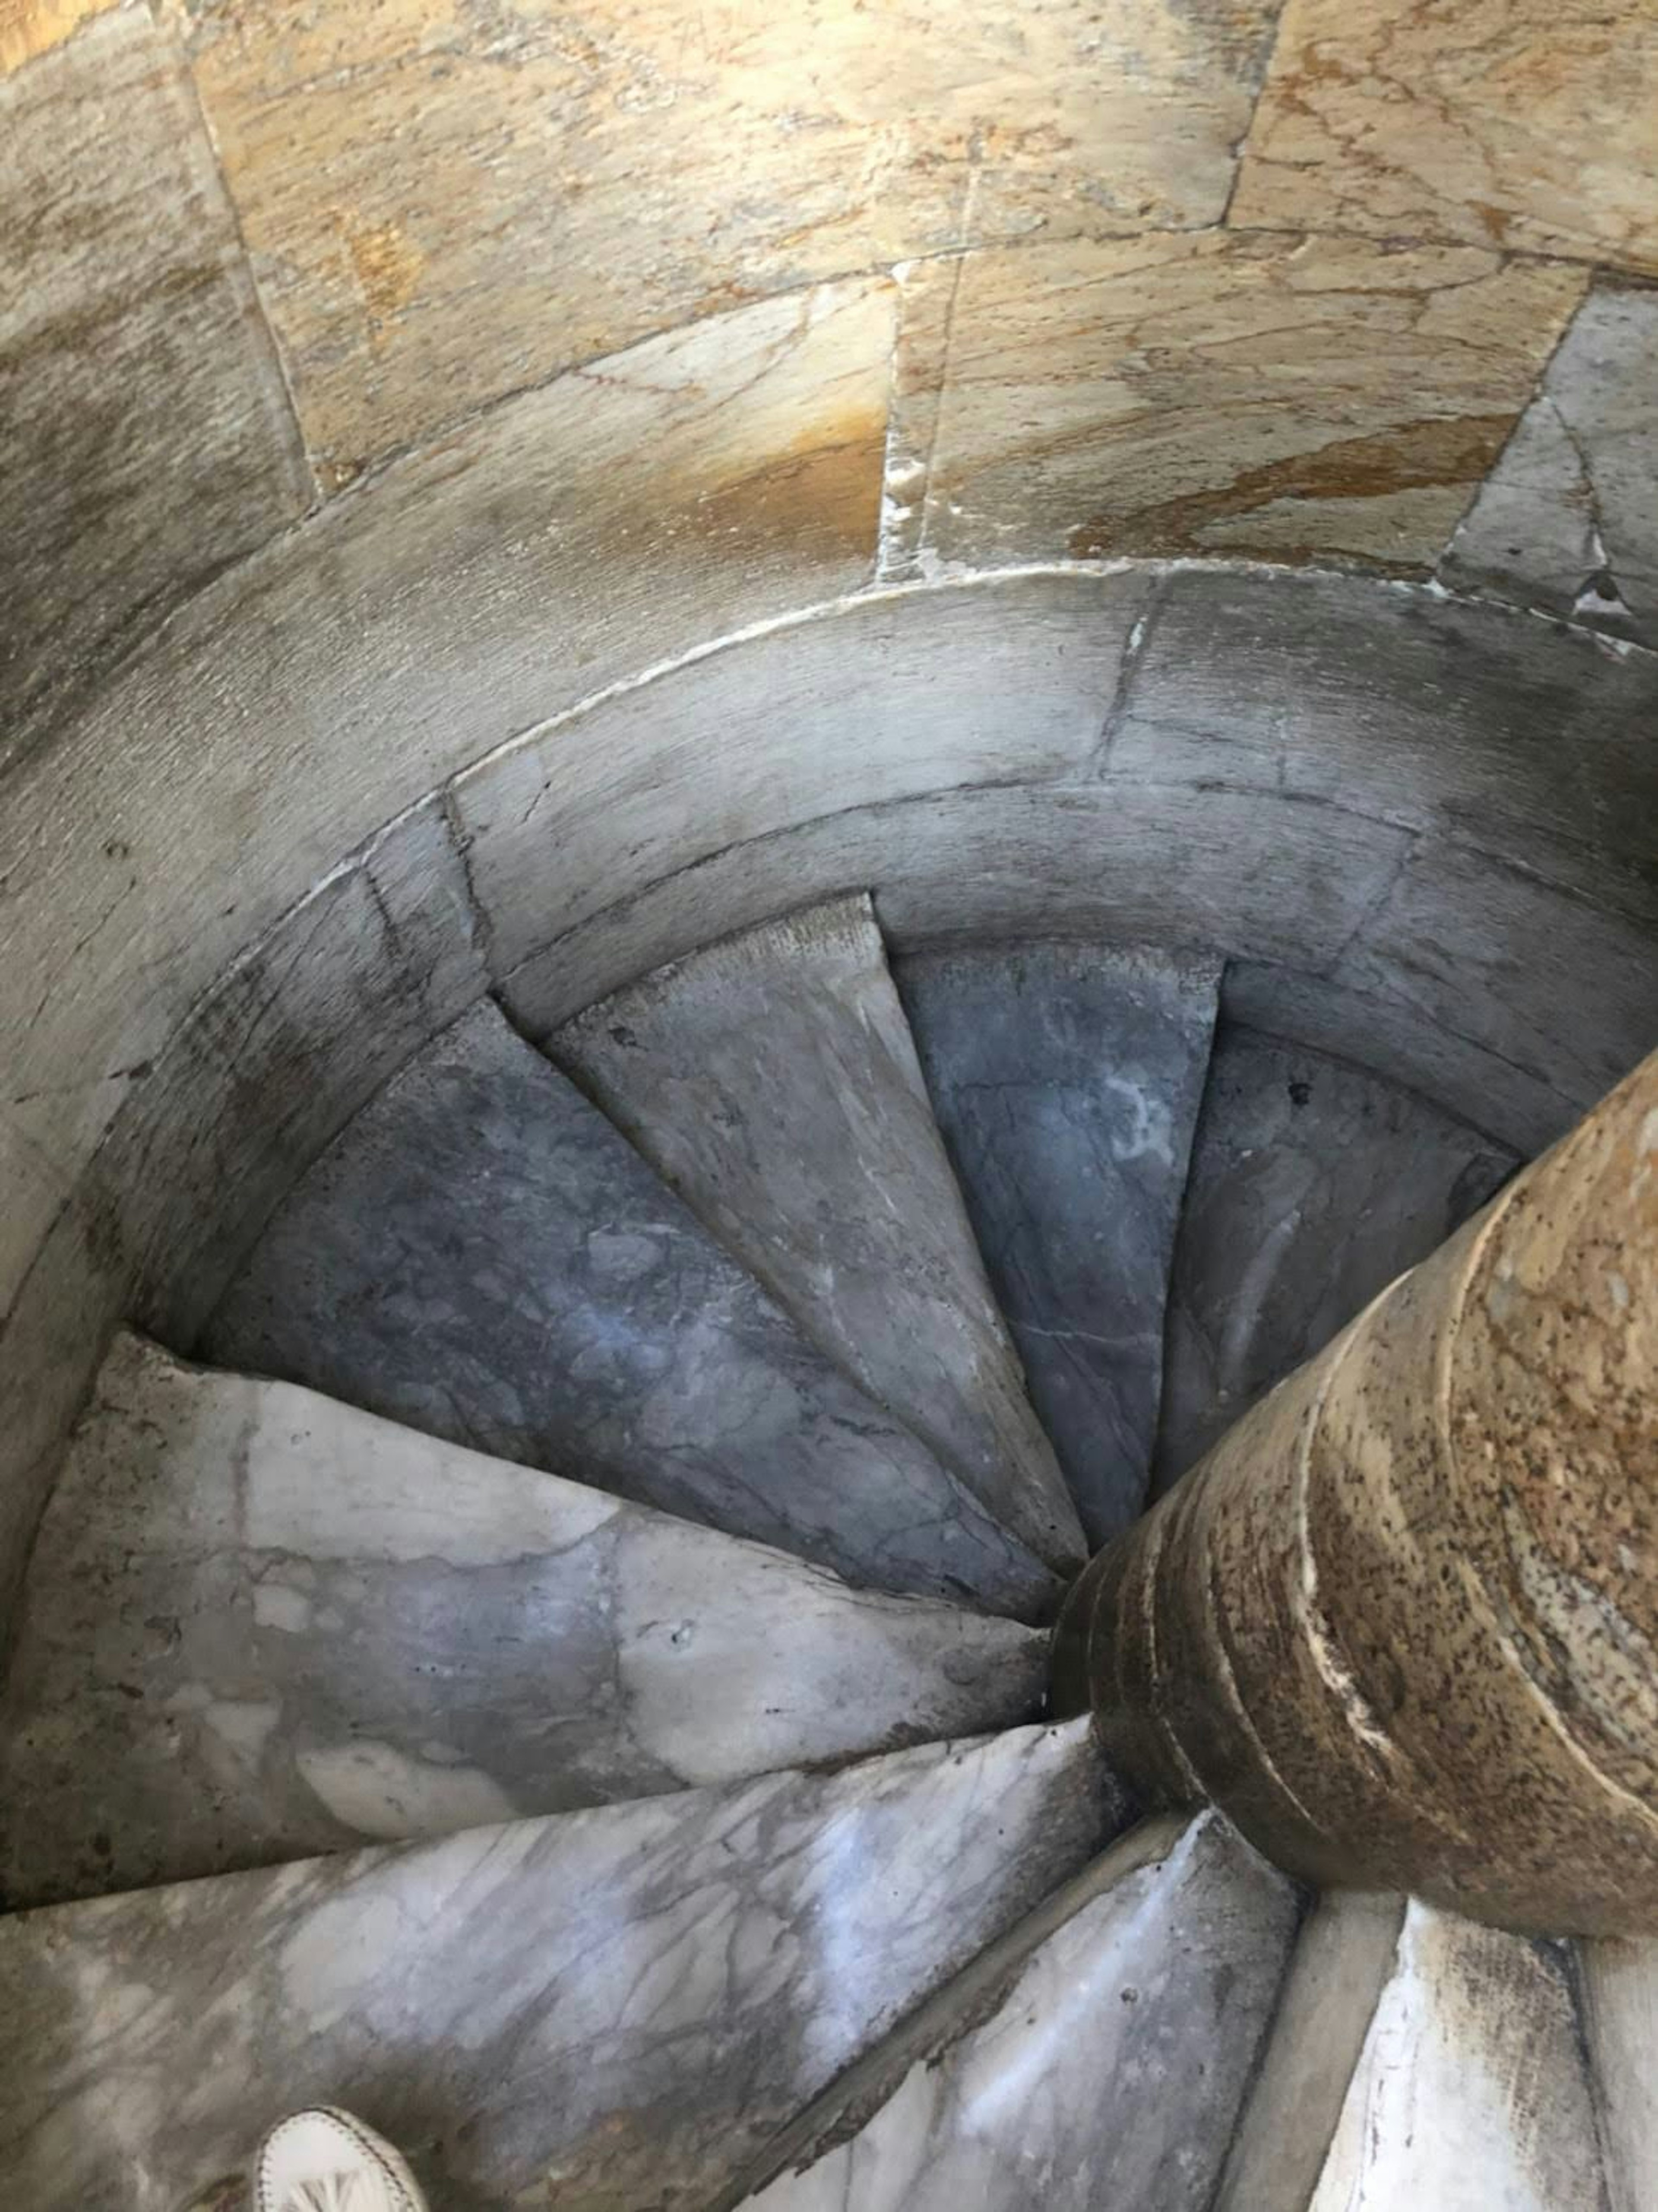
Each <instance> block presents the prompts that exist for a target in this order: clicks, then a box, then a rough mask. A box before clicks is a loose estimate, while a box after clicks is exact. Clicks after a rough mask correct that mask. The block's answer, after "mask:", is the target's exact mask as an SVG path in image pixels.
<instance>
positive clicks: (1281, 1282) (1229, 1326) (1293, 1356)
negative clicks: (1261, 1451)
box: [1155, 1027, 1520, 1490]
mask: <svg viewBox="0 0 1658 2212" xmlns="http://www.w3.org/2000/svg"><path fill="white" fill-rule="evenodd" d="M1519 1164H1520V1163H1519V1159H1518V1157H1517V1155H1516V1154H1515V1153H1514V1152H1510V1151H1509V1150H1508V1149H1507V1148H1506V1147H1505V1146H1502V1145H1500V1144H1497V1143H1496V1142H1495V1141H1493V1140H1492V1139H1488V1138H1485V1137H1483V1136H1481V1135H1480V1134H1479V1133H1478V1132H1477V1131H1475V1130H1473V1129H1472V1128H1470V1127H1468V1126H1467V1123H1466V1122H1462V1121H1457V1120H1455V1118H1454V1117H1453V1116H1452V1115H1448V1114H1446V1113H1444V1112H1442V1110H1441V1109H1439V1108H1438V1107H1436V1106H1434V1105H1431V1104H1430V1103H1429V1102H1428V1101H1427V1100H1426V1099H1424V1098H1422V1097H1419V1096H1418V1094H1417V1093H1416V1092H1415V1091H1408V1090H1406V1089H1405V1088H1403V1087H1402V1086H1401V1085H1398V1084H1395V1083H1390V1082H1388V1080H1387V1079H1386V1078H1384V1077H1382V1076H1379V1075H1375V1074H1372V1073H1370V1071H1369V1070H1367V1069H1363V1068H1358V1067H1354V1066H1351V1065H1350V1064H1348V1063H1347V1062H1345V1061H1343V1060H1335V1059H1333V1058H1331V1057H1330V1056H1329V1055H1328V1054H1324V1053H1321V1052H1315V1051H1313V1050H1311V1049H1309V1048H1306V1047H1303V1046H1300V1045H1296V1044H1288V1043H1284V1042H1282V1041H1280V1040H1279V1039H1278V1038H1275V1037H1271V1036H1266V1035H1264V1034H1262V1033H1260V1031H1257V1030H1248V1029H1239V1028H1226V1027H1223V1029H1222V1030H1221V1032H1220V1035H1219V1036H1218V1040H1217V1042H1216V1047H1215V1052H1214V1057H1213V1060H1212V1064H1211V1067H1210V1073H1209V1083H1208V1088H1207V1090H1206V1093H1205V1096H1204V1101H1203V1108H1202V1111H1201V1113H1200V1114H1199V1117H1198V1129H1197V1137H1196V1139H1195V1142H1194V1144H1193V1152H1192V1168H1191V1174H1190V1176H1189V1179H1188V1181H1187V1191H1186V1201H1185V1205H1184V1207H1183V1208H1182V1211H1181V1223H1180V1229H1179V1232H1178V1235H1177V1236H1176V1238H1175V1266H1174V1273H1173V1278H1172V1281H1171V1284H1170V1289H1169V1326H1168V1335H1167V1342H1166V1348H1165V1364H1164V1372H1163V1419H1162V1423H1161V1426H1160V1430H1159V1434H1158V1439H1157V1455H1156V1466H1155V1482H1156V1486H1157V1488H1158V1489H1160V1490H1161V1489H1166V1488H1167V1487H1168V1486H1169V1484H1170V1483H1171V1482H1173V1481H1175V1480H1177V1478H1178V1477H1179V1476H1181V1475H1182V1474H1184V1473H1185V1472H1186V1470H1187V1468H1188V1467H1190V1466H1192V1465H1193V1463H1194V1462H1196V1461H1197V1460H1199V1459H1200V1458H1201V1457H1202V1456H1203V1455H1204V1453H1205V1452H1206V1451H1207V1450H1208V1449H1209V1448H1210V1446H1211V1445H1212V1444H1213V1443H1217V1442H1218V1440H1219V1438H1220V1437H1222V1436H1223V1435H1224V1433H1225V1431H1227V1430H1228V1429H1230V1427H1231V1426H1232V1425H1233V1424H1234V1423H1235V1422H1236V1421H1237V1420H1238V1419H1240V1418H1241V1417H1242V1415H1243V1414H1244V1413H1247V1412H1248V1409H1249V1407H1251V1406H1253V1405H1254V1403H1255V1402H1256V1401H1257V1400H1258V1399H1260V1398H1263V1397H1265V1395H1266V1393H1267V1391H1268V1390H1270V1389H1272V1385H1273V1384H1274V1383H1278V1382H1281V1381H1282V1379H1283V1378H1284V1376H1286V1375H1287V1374H1289V1373H1290V1372H1291V1370H1292V1369H1294V1368H1297V1367H1299V1366H1300V1365H1301V1364H1302V1363H1303V1361H1304V1360H1307V1359H1310V1358H1312V1357H1313V1356H1314V1354H1315V1352H1321V1351H1322V1350H1323V1349H1324V1347H1325V1346H1326V1345H1327V1344H1328V1343H1329V1341H1330V1340H1331V1339H1332V1338H1333V1336H1335V1335H1336V1334H1339V1331H1340V1330H1342V1329H1344V1328H1345V1327H1346V1326H1347V1323H1348V1322H1350V1321H1351V1320H1352V1319H1353V1318H1354V1316H1356V1315H1357V1314H1358V1313H1360V1312H1361V1311H1362V1310H1363V1308H1364V1307H1365V1306H1367V1305H1368V1304H1370V1300H1371V1299H1372V1298H1373V1297H1376V1293H1377V1292H1378V1291H1382V1290H1385V1289H1386V1288H1387V1286H1388V1284H1389V1283H1391V1282H1392V1281H1393V1279H1394V1277H1395V1276H1396V1275H1401V1274H1403V1273H1404V1272H1405V1270H1406V1268H1407V1267H1415V1266H1416V1265H1417V1263H1418V1261H1422V1260H1425V1259H1426V1258H1427V1256H1428V1255H1429V1254H1430V1252H1432V1251H1433V1250H1435V1249H1436V1247H1437V1246H1439V1245H1440V1244H1442V1243H1443V1242H1444V1240H1445V1238H1446V1237H1448V1236H1449V1235H1450V1234H1451V1232H1452V1231H1453V1230H1455V1229H1458V1228H1460V1227H1461V1225H1462V1223H1463V1222H1464V1221H1466V1220H1467V1218H1468V1217H1469V1215H1470V1214H1472V1213H1475V1212H1478V1211H1479V1208H1480V1207H1481V1206H1483V1205H1484V1204H1485V1201H1486V1200H1487V1199H1488V1198H1490V1197H1491V1195H1492V1194H1493V1193H1494V1192H1496V1191H1497V1189H1498V1188H1500V1187H1501V1185H1502V1184H1503V1182H1506V1181H1507V1180H1508V1178H1509V1176H1510V1175H1511V1174H1512V1173H1513V1172H1514V1170H1515V1168H1516V1167H1517V1166H1518V1165H1519Z"/></svg>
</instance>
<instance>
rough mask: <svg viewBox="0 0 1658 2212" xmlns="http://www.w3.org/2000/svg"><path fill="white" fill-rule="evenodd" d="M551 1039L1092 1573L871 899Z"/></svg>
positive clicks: (1063, 1561)
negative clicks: (942, 1131)
mask: <svg viewBox="0 0 1658 2212" xmlns="http://www.w3.org/2000/svg"><path fill="white" fill-rule="evenodd" d="M542 1042H543V1044H544V1049H546V1050H547V1051H548V1053H549V1054H550V1057H551V1058H552V1059H553V1060H555V1061H556V1063H557V1065H558V1066H561V1067H562V1068H564V1069H565V1070H566V1071H567V1072H568V1073H569V1074H571V1075H573V1076H574V1078H575V1079H576V1080H577V1081H578V1082H579V1083H580V1085H581V1087H582V1089H583V1090H584V1091H586V1094H587V1096H588V1097H591V1098H593V1099H595V1100H596V1101H597V1102H598V1104H599V1105H600V1106H602V1107H603V1108H604V1111H605V1112H606V1113H607V1114H608V1115H610V1119H611V1120H612V1121H614V1122H615V1123H616V1126H617V1127H619V1128H620V1129H622V1130H623V1132H624V1133H626V1135H627V1136H628V1137H629V1139H630V1140H631V1141H632V1142H633V1143H634V1144H635V1146H638V1148H639V1150H640V1151H641V1152H642V1153H643V1154H644V1155H645V1158H647V1159H648V1160H649V1161H650V1162H651V1164H652V1165H653V1167H654V1168H655V1169H656V1170H657V1171H658V1173H659V1175H661V1176H662V1177H663V1178H664V1180H665V1182H667V1183H668V1184H669V1186H670V1187H671V1188H672V1189H673V1190H675V1191H677V1193H678V1194H679V1195H680V1196H681V1197H682V1198H683V1199H684V1200H686V1201H687V1203H688V1204H689V1206H690V1207H691V1209H692V1211H693V1212H695V1214H696V1215H697V1217H698V1218H699V1219H701V1221H703V1222H705V1223H706V1224H707V1225H708V1227H709V1228H710V1229H711V1230H712V1231H714V1234H715V1236H717V1237H719V1238H720V1242H721V1243H723V1244H724V1245H725V1247H726V1249H727V1250H728V1251H730V1252H732V1253H734V1254H735V1255H736V1256H737V1258H738V1260H740V1261H742V1263H743V1265H744V1267H746V1268H748V1270H749V1271H750V1273H751V1274H753V1275H754V1276H755V1277H756V1279H758V1280H759V1281H761V1282H762V1283H763V1284H764V1285H765V1286H766V1288H767V1289H768V1291H770V1292H771V1294H772V1296H773V1297H774V1298H776V1300H777V1302H778V1304H780V1305H781V1306H782V1307H783V1308H784V1310H786V1312H788V1313H790V1314H792V1315H793V1317H794V1319H795V1320H796V1322H798V1323H799V1326H800V1328H802V1330H803V1331H804V1332H805V1334H806V1335H807V1336H808V1337H809V1338H810V1339H811V1341H812V1342H813V1343H814V1344H816V1345H817V1346H819V1347H820V1348H821V1349H822V1350H823V1351H824V1352H827V1353H828V1354H829V1357H830V1358H832V1359H833V1360H834V1361H835V1364H837V1365H838V1366H839V1367H841V1369H843V1370H844V1371H845V1372H846V1373H847V1374H848V1375H850V1376H852V1377H853V1380H854V1381H855V1382H856V1383H858V1384H859V1388H860V1389H864V1390H865V1391H867V1392H868V1394H869V1395H870V1396H871V1397H872V1399H873V1400H874V1401H875V1402H876V1403H877V1404H878V1405H879V1406H882V1407H885V1408H886V1410H887V1411H888V1412H889V1413H892V1414H894V1415H895V1416H896V1418H897V1419H899V1420H901V1421H902V1422H903V1424H904V1425H905V1426H906V1427H908V1428H909V1429H911V1430H913V1431H914V1433H915V1434H916V1435H917V1436H919V1437H921V1438H922V1439H923V1441H924V1442H925V1443H927V1444H928V1446H929V1447H930V1448H931V1449H932V1450H933V1451H935V1452H936V1453H937V1454H938V1456H939V1458H940V1459H942V1460H943V1461H944V1463H945V1464H946V1465H947V1466H949V1467H950V1468H954V1469H955V1470H956V1471H957V1474H959V1475H960V1476H961V1478H962V1480H963V1482H964V1484H965V1485H966V1486H967V1487H968V1489H969V1491H970V1492H972V1494H973V1495H974V1496H975V1498H978V1499H979V1501H980V1502H981V1504H982V1505H983V1506H984V1508H985V1510H987V1512H988V1513H989V1514H991V1515H992V1516H993V1518H994V1519H995V1520H996V1521H997V1522H999V1523H1000V1525H1001V1526H1002V1527H1004V1528H1008V1529H1011V1531H1012V1532H1013V1533H1014V1534H1016V1535H1017V1536H1018V1537H1019V1539H1020V1541H1022V1542H1023V1543H1025V1544H1027V1545H1028V1546H1029V1547H1030V1548H1031V1549H1032V1550H1033V1551H1034V1552H1035V1553H1037V1554H1038V1555H1039V1556H1040V1557H1041V1558H1042V1559H1047V1560H1048V1563H1049V1564H1050V1565H1053V1566H1054V1567H1055V1568H1057V1569H1059V1570H1060V1571H1062V1572H1063V1571H1071V1572H1073V1573H1074V1572H1076V1571H1078V1570H1079V1569H1080V1567H1081V1565H1082V1562H1083V1559H1084V1556H1085V1546H1084V1539H1083V1532H1082V1529H1081V1528H1080V1527H1079V1526H1078V1520H1077V1515H1076V1511H1075V1509H1074V1508H1073V1506H1072V1502H1071V1498H1070V1495H1069V1493H1068V1492H1067V1491H1066V1486H1065V1483H1064V1480H1063V1479H1062V1477H1061V1475H1060V1470H1059V1468H1058V1467H1057V1465H1056V1464H1055V1462H1054V1452H1053V1449H1052V1447H1051V1445H1050V1444H1049V1443H1048V1437H1047V1436H1046V1435H1045V1434H1044V1432H1043V1431H1042V1425H1041V1424H1040V1422H1039V1421H1038V1420H1037V1419H1036V1416H1035V1413H1033V1411H1032V1409H1031V1406H1030V1402H1029V1400H1028V1399H1027V1397H1026V1396H1025V1393H1024V1383H1023V1376H1021V1374H1020V1372H1019V1363H1018V1360H1017V1358H1016V1357H1015V1354H1014V1351H1013V1346H1012V1343H1011V1340H1010V1339H1009V1336H1008V1333H1007V1328H1006V1325H1005V1322H1004V1321H1003V1319H1002V1316H1001V1314H1000V1312H999V1310H998V1308H997V1304H996V1300H995V1297H994V1295H993V1292H992V1289H991V1285H990V1284H989V1282H988V1281H987V1279H986V1276H985V1270H984V1266H983V1262H982V1261H981V1258H980V1255H979V1249H978V1246H977V1245H976V1244H975V1242H974V1235H973V1231H972V1228H971V1227H970V1226H969V1221H968V1217H967V1212H966V1211H965V1209H964V1207H963V1203H962V1194H961V1192H960V1190H959V1189H958V1188H957V1183H956V1179H955V1176H954V1175H953V1174H952V1173H951V1170H950V1161H949V1159H948V1158H946V1156H945V1153H944V1146H943V1145H942V1144H941V1142H940V1141H939V1135H938V1124H937V1122H936V1121H934V1119H933V1112H932V1103H931V1102H930V1101H929V1099H928V1097H927V1091H926V1084H925V1083H924V1082H923V1080H922V1076H921V1070H920V1066H919V1064H918V1063H917V1060H916V1057H915V1046H914V1041H913V1040H912V1038H911V1036H910V1032H909V1025H908V1023H907V1022H906V1020H905V1018H904V1011H903V1008H902V1006H900V1004H899V1002H898V996H897V993H896V991H895V990H894V988H893V984H892V977H891V975H890V972H889V970H888V967H887V958H886V949H885V947H884V945H883V943H882V941H881V933H880V931H879V930H878V928H877V927H876V926H875V919H874V915H873V914H872V911H871V908H870V904H869V901H868V899H867V898H866V897H864V896H849V897H847V898H843V899H835V900H832V901H830V902H828V903H826V904H824V905H822V906H817V907H809V908H800V909H799V910H797V911H796V912H795V913H793V914H791V915H786V916H785V917H784V918H783V919H781V920H780V921H774V922H768V923H765V924H763V925H762V927H760V928H758V929H754V930H749V931H744V932H743V933H739V934H738V935H737V936H734V937H726V938H722V939H720V940H719V941H718V942H717V943H715V944H713V945H707V946H705V947H703V948H702V949H701V951H696V952H693V953H691V954H689V955H688V956H687V957H685V958H684V959H683V960H676V961H672V962H671V963H669V964H668V965H667V966H665V967H664V968H661V969H657V970H655V971H654V972H653V974H651V975H647V976H646V977H645V978H644V979H643V980H642V981H641V982H638V983H635V984H634V985H632V986H630V987H629V988H628V989H626V990H623V991H620V992H616V993H615V994H612V995H611V996H610V997H609V998H607V999H604V1000H600V1001H599V1003H598V1005H596V1006H591V1007H589V1008H588V1009H587V1010H586V1012H585V1013H583V1014H582V1015H581V1016H580V1018H578V1019H577V1020H576V1021H574V1022H572V1023H568V1024H566V1025H565V1026H564V1027H563V1028H562V1029H560V1030H555V1031H554V1032H553V1033H552V1035H551V1036H549V1037H546V1038H544V1039H543V1040H542Z"/></svg>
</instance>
